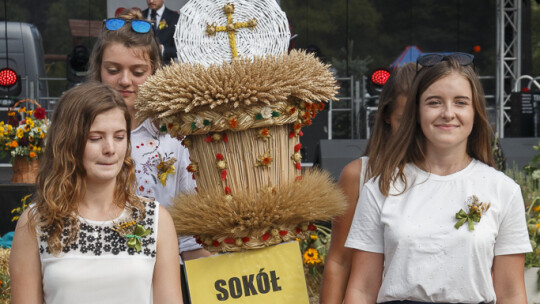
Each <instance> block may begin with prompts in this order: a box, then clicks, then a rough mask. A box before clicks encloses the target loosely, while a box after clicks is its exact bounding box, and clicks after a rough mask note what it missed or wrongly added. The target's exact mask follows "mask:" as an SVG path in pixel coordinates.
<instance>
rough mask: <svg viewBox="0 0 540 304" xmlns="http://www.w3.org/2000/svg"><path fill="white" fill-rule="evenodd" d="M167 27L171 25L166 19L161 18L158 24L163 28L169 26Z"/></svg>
mask: <svg viewBox="0 0 540 304" xmlns="http://www.w3.org/2000/svg"><path fill="white" fill-rule="evenodd" d="M167 27H169V25H168V24H167V22H166V21H165V19H161V21H160V22H159V25H158V29H160V30H162V29H164V28H167Z"/></svg>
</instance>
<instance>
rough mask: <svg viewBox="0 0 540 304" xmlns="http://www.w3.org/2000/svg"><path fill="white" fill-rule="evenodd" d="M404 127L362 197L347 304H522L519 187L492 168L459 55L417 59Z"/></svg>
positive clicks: (476, 90) (474, 86)
mask: <svg viewBox="0 0 540 304" xmlns="http://www.w3.org/2000/svg"><path fill="white" fill-rule="evenodd" d="M417 62H418V64H420V65H421V66H422V68H421V69H420V70H419V71H418V72H417V75H416V78H415V80H414V82H413V86H412V88H411V92H410V94H409V97H408V101H407V105H406V106H405V110H404V113H403V117H406V119H402V122H401V125H400V128H399V129H398V131H397V133H396V136H395V137H393V138H392V140H391V144H390V147H394V148H392V149H387V150H385V151H383V152H382V154H381V155H380V161H377V162H376V163H375V165H374V168H373V176H376V178H374V179H371V180H370V181H369V182H368V183H366V184H365V186H364V189H363V190H362V193H361V195H360V201H359V203H358V206H357V209H356V212H355V215H354V219H353V224H352V226H351V230H350V232H349V236H348V238H347V242H346V244H345V245H346V246H347V247H351V248H354V249H356V250H355V251H354V253H353V261H352V266H351V275H350V279H349V284H348V287H347V292H346V297H345V303H375V302H377V303H494V302H495V301H497V303H499V304H501V303H502V304H504V303H509V304H516V303H517V304H519V303H523V304H524V303H526V295H525V287H524V282H523V266H524V253H525V252H529V251H530V250H531V246H530V242H529V238H528V233H527V229H526V224H525V210H524V203H523V198H522V196H521V191H520V187H519V185H517V184H516V183H515V182H513V181H512V180H511V179H510V178H508V177H506V176H505V175H504V174H503V173H501V172H499V171H497V170H495V169H494V168H493V155H492V152H491V145H490V136H491V133H492V131H491V127H490V124H489V122H488V120H487V115H486V105H485V99H484V95H483V90H482V87H481V85H480V83H479V80H478V77H477V75H476V74H475V72H474V69H473V67H472V64H473V56H472V55H469V54H464V53H452V54H448V55H442V54H428V55H424V56H421V57H419V59H418V61H417Z"/></svg>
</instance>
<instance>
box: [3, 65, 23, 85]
mask: <svg viewBox="0 0 540 304" xmlns="http://www.w3.org/2000/svg"><path fill="white" fill-rule="evenodd" d="M18 78H19V76H18V75H17V73H16V72H15V71H14V70H13V69H10V68H3V69H1V70H0V86H2V87H11V86H13V85H14V84H16V83H17V80H18Z"/></svg>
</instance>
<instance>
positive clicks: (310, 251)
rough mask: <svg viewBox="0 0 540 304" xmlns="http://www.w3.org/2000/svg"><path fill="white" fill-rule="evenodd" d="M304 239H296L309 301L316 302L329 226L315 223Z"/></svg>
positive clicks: (328, 236) (328, 246) (326, 248)
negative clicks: (300, 253) (298, 244)
mask: <svg viewBox="0 0 540 304" xmlns="http://www.w3.org/2000/svg"><path fill="white" fill-rule="evenodd" d="M315 227H316V229H313V230H312V231H311V233H310V234H309V236H308V237H307V238H306V239H305V240H300V239H298V242H299V243H300V251H301V252H302V260H303V262H304V273H305V276H306V283H307V287H308V294H309V298H310V302H314V303H318V296H319V289H320V285H321V280H322V276H323V271H324V262H325V260H326V255H327V254H328V249H329V248H330V234H331V230H330V228H328V227H326V226H323V225H315Z"/></svg>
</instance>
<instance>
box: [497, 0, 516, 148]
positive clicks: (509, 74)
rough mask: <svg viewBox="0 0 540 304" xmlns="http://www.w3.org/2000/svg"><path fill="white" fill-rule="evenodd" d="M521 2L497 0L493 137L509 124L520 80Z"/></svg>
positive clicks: (501, 133)
mask: <svg viewBox="0 0 540 304" xmlns="http://www.w3.org/2000/svg"><path fill="white" fill-rule="evenodd" d="M521 5H522V1H521V0H497V73H496V81H497V85H496V88H497V92H496V96H495V98H496V101H497V134H498V135H499V137H501V138H502V137H504V126H505V125H506V124H507V123H509V122H510V114H509V111H510V106H509V101H510V96H511V93H512V88H513V87H514V86H515V84H516V81H518V79H519V78H520V77H521V21H522V20H521V15H522V7H521Z"/></svg>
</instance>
